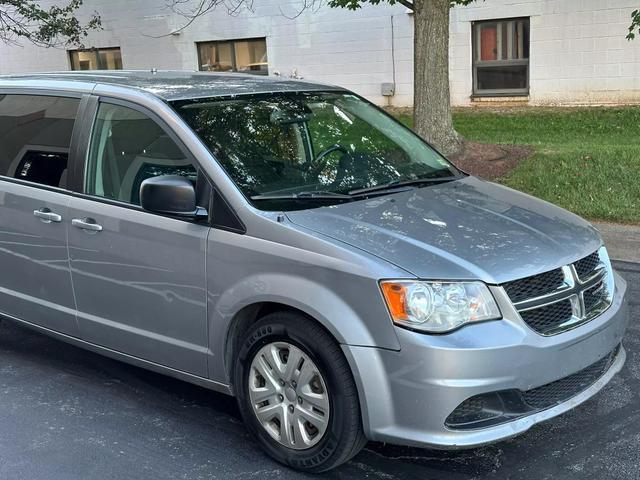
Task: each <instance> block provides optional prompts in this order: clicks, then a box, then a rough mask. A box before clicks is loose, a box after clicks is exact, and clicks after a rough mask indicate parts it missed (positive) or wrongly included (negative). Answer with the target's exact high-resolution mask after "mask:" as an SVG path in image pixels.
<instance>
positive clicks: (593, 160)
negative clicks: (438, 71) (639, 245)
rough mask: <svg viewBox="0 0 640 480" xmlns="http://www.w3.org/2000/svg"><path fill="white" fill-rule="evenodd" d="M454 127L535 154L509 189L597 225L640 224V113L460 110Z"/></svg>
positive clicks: (513, 175)
mask: <svg viewBox="0 0 640 480" xmlns="http://www.w3.org/2000/svg"><path fill="white" fill-rule="evenodd" d="M401 120H402V121H403V122H405V123H407V124H410V123H411V122H410V117H409V116H407V115H401ZM454 124H455V127H456V129H457V130H458V132H460V133H461V134H462V135H463V136H464V137H465V138H467V139H468V140H474V141H477V142H483V143H499V144H509V143H515V144H526V145H531V146H532V147H533V148H534V149H535V154H534V155H533V156H532V157H531V158H529V159H528V160H525V161H523V162H521V163H520V164H519V165H518V166H517V167H516V168H515V169H514V170H512V171H511V172H509V173H508V174H507V175H506V176H505V177H504V178H501V179H500V182H502V183H504V184H505V185H508V186H510V187H513V188H515V189H518V190H522V191H524V192H527V193H530V194H532V195H535V196H536V197H540V198H543V199H545V200H548V201H550V202H552V203H555V204H557V205H560V206H562V207H564V208H567V209H568V210H571V211H573V212H575V213H577V214H578V215H581V216H584V217H586V218H589V219H592V220H605V221H610V222H621V223H636V224H640V107H624V108H612V107H610V108H601V107H589V108H586V107H585V108H542V107H541V108H536V107H531V108H512V109H501V110H487V109H460V110H457V111H456V112H455V113H454Z"/></svg>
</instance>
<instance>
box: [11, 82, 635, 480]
mask: <svg viewBox="0 0 640 480" xmlns="http://www.w3.org/2000/svg"><path fill="white" fill-rule="evenodd" d="M0 224H1V228H0V242H1V247H0V264H1V265H2V273H1V274H0V312H1V313H2V316H3V317H4V318H7V319H9V320H12V321H16V322H19V323H22V324H24V325H27V326H29V327H32V328H35V329H37V330H39V331H41V332H44V333H47V334H50V335H53V336H55V337H57V338H59V339H62V340H65V341H68V342H70V343H73V344H76V345H80V346H82V347H84V348H87V349H91V350H94V351H97V352H100V353H102V354H104V355H108V356H111V357H114V358H117V359H121V360H123V361H125V362H129V363H132V364H134V365H138V366H140V367H144V368H148V369H151V370H154V371H158V372H163V373H166V374H168V375H171V376H173V377H177V378H180V379H183V380H186V381H188V382H193V383H196V384H198V385H201V386H203V387H206V388H210V389H214V390H217V391H221V392H226V393H228V394H232V395H235V396H236V397H237V399H238V403H239V406H240V411H241V414H242V416H243V418H244V420H245V422H246V425H247V428H248V429H249V430H250V432H251V433H252V434H253V436H254V437H255V439H256V441H257V442H258V443H259V444H260V445H261V446H262V447H263V448H264V449H265V450H266V452H268V453H269V454H270V455H271V456H273V457H274V458H275V459H277V460H278V461H280V462H283V463H285V464H287V465H290V466H292V467H295V468H298V469H301V470H306V471H312V472H319V471H324V470H328V469H330V468H332V467H335V466H337V465H339V464H340V463H342V462H345V461H346V460H348V459H349V458H351V457H352V456H353V455H355V454H356V453H357V452H358V451H359V450H360V449H361V448H362V446H363V445H364V443H365V442H366V440H367V439H369V440H376V441H383V442H389V443H396V444H404V445H415V446H424V447H428V448H444V449H454V448H464V447H472V446H476V445H482V444H486V443H489V442H494V441H497V440H501V439H505V438H508V437H511V436H513V435H516V434H519V433H521V432H524V431H526V430H527V429H529V427H531V426H532V425H534V424H536V423H538V422H541V421H543V420H546V419H549V418H551V417H554V416H556V415H558V414H560V413H562V412H565V411H567V410H569V409H571V408H573V407H575V406H576V405H578V404H580V403H581V402H583V401H585V400H586V399H588V398H590V397H591V396H593V395H594V394H595V393H596V392H597V391H599V390H600V389H601V388H602V387H603V386H604V385H605V384H606V383H607V382H609V380H611V378H612V376H613V375H615V374H616V372H618V371H619V370H620V368H621V367H622V365H623V363H624V361H625V351H624V349H623V347H622V346H621V340H622V336H623V333H624V331H625V327H626V324H627V321H628V310H627V307H626V303H625V300H624V296H625V291H626V284H625V282H624V280H623V279H622V278H621V277H620V276H618V275H617V274H616V273H615V272H614V271H613V270H612V268H611V262H610V260H609V257H608V255H607V250H606V248H605V247H604V245H603V243H602V240H601V238H600V237H599V235H598V233H597V232H596V230H595V229H594V228H593V227H591V226H590V225H589V224H588V223H587V222H585V221H583V220H582V219H580V218H578V217H576V216H575V215H572V214H571V213H568V212H566V211H564V210H562V209H560V208H557V207H555V206H553V205H550V204H549V203H546V202H543V201H540V200H537V199H535V198H532V197H530V196H527V195H524V194H522V193H519V192H516V191H513V190H510V189H508V188H505V187H503V186H499V185H496V184H493V183H490V182H486V181H483V180H480V179H478V178H474V177H473V176H469V175H467V174H465V173H464V172H462V171H460V170H458V169H457V168H455V167H454V166H453V165H451V164H450V163H449V162H448V161H447V160H446V159H445V158H443V157H442V156H441V155H440V154H439V153H438V152H437V151H435V150H434V149H433V148H431V147H430V146H429V145H428V144H427V143H425V142H424V141H423V140H421V139H420V138H418V137H417V136H416V135H414V134H413V133H412V132H411V131H410V130H408V129H407V128H405V127H404V126H402V125H401V124H399V123H398V122H396V121H395V120H394V119H392V118H391V117H389V116H388V115H387V114H385V113H384V112H383V111H381V110H379V109H378V108H377V107H375V106H373V105H371V104H370V103H368V102H367V101H365V100H363V99H362V98H360V97H359V96H357V95H355V94H354V93H352V92H349V91H347V90H344V89H341V88H337V87H332V86H326V85H318V84H313V83H306V82H300V81H290V80H286V81H285V80H281V79H273V78H267V77H255V76H248V75H238V74H197V73H186V72H160V73H158V72H122V71H120V72H89V73H83V74H78V73H75V72H69V73H66V74H40V75H31V76H18V77H4V78H1V79H0Z"/></svg>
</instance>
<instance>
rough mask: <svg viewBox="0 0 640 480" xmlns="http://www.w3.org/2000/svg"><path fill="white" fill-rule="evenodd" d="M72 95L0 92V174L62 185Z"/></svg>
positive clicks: (70, 128) (75, 108)
mask: <svg viewBox="0 0 640 480" xmlns="http://www.w3.org/2000/svg"><path fill="white" fill-rule="evenodd" d="M79 103H80V102H79V100H78V99H75V98H60V97H46V96H36V95H0V174H2V175H5V176H7V177H12V178H19V179H21V180H28V181H30V182H35V183H41V184H43V185H49V186H52V187H61V188H66V186H67V185H66V179H67V163H68V161H69V146H70V144H71V133H72V132H73V124H74V122H75V118H76V113H77V112H78V104H79Z"/></svg>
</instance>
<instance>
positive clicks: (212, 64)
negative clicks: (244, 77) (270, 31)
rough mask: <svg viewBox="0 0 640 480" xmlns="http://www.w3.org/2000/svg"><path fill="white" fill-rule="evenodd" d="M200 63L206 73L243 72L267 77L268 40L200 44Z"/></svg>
mask: <svg viewBox="0 0 640 480" xmlns="http://www.w3.org/2000/svg"><path fill="white" fill-rule="evenodd" d="M197 45H198V63H199V68H200V70H203V71H206V72H243V73H253V74H255V75H267V74H268V73H269V67H268V63H267V40H266V39H265V38H252V39H247V40H231V41H223V42H202V43H198V44H197Z"/></svg>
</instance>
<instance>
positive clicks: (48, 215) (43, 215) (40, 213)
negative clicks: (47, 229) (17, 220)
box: [33, 207, 62, 223]
mask: <svg viewBox="0 0 640 480" xmlns="http://www.w3.org/2000/svg"><path fill="white" fill-rule="evenodd" d="M33 214H34V215H35V216H36V217H38V218H39V219H40V220H42V221H43V222H44V223H51V222H55V223H59V222H61V221H62V215H58V214H57V213H55V212H52V211H51V210H49V209H48V208H46V207H44V208H41V209H40V210H34V211H33Z"/></svg>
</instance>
